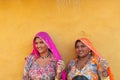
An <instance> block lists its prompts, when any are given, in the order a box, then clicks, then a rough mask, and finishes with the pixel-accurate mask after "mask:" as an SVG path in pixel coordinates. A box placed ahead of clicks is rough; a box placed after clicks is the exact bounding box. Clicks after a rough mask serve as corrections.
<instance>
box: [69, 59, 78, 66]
mask: <svg viewBox="0 0 120 80" xmlns="http://www.w3.org/2000/svg"><path fill="white" fill-rule="evenodd" d="M76 61H77V59H76V58H75V59H71V60H70V62H69V65H68V66H73V65H75V63H76Z"/></svg>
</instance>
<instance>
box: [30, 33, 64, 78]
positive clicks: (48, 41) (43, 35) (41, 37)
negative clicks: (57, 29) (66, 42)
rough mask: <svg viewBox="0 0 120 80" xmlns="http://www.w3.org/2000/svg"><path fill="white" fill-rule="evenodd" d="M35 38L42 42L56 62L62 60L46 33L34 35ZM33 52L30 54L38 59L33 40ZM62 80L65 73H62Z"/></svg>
mask: <svg viewBox="0 0 120 80" xmlns="http://www.w3.org/2000/svg"><path fill="white" fill-rule="evenodd" d="M35 37H39V38H40V39H42V40H43V42H44V43H45V44H46V45H47V46H48V48H49V49H50V50H51V52H52V53H53V56H54V57H55V58H56V60H57V61H58V60H62V58H61V56H60V53H59V52H58V50H57V48H56V46H55V44H54V43H53V41H52V39H51V38H50V36H49V35H48V33H46V32H39V33H37V34H36V35H35ZM33 48H34V49H33V51H32V54H33V55H34V56H35V57H36V58H38V57H39V53H38V51H37V49H36V47H35V43H34V40H33ZM62 80H66V73H65V71H63V72H62Z"/></svg>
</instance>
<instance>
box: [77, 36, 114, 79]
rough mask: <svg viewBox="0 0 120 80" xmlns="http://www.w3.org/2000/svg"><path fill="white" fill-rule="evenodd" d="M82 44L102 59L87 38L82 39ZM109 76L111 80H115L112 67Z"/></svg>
mask: <svg viewBox="0 0 120 80" xmlns="http://www.w3.org/2000/svg"><path fill="white" fill-rule="evenodd" d="M79 40H80V41H81V42H83V43H84V44H85V45H86V46H87V47H88V48H89V49H91V50H92V51H93V54H94V55H96V56H98V57H100V58H102V56H101V55H100V54H99V53H98V52H97V51H96V50H95V48H94V47H93V45H92V43H91V42H90V41H89V40H88V39H87V38H80V39H79ZM107 70H108V75H109V79H110V80H114V78H113V75H112V72H111V69H110V66H109V67H108V69H107Z"/></svg>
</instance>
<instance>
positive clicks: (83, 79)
mask: <svg viewBox="0 0 120 80" xmlns="http://www.w3.org/2000/svg"><path fill="white" fill-rule="evenodd" d="M72 80H88V78H87V77H85V76H83V75H77V76H75V77H73V78H72Z"/></svg>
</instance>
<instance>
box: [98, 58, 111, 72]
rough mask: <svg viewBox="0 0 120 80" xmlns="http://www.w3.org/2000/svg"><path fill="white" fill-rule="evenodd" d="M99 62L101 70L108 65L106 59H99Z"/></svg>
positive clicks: (105, 68)
mask: <svg viewBox="0 0 120 80" xmlns="http://www.w3.org/2000/svg"><path fill="white" fill-rule="evenodd" d="M100 64H101V67H102V69H103V70H107V68H108V66H109V63H108V61H107V60H105V59H101V60H100Z"/></svg>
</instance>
